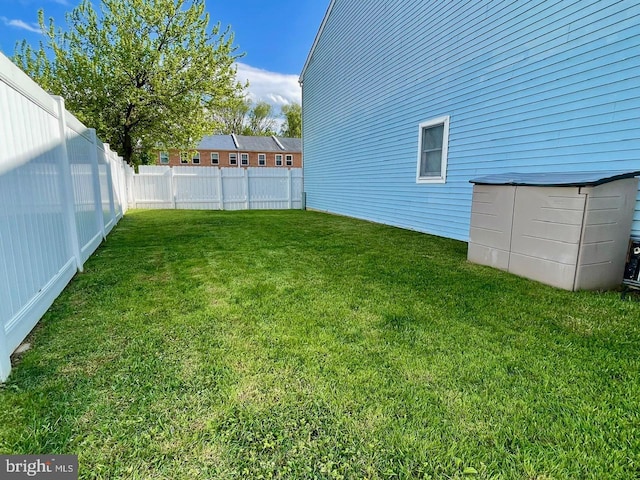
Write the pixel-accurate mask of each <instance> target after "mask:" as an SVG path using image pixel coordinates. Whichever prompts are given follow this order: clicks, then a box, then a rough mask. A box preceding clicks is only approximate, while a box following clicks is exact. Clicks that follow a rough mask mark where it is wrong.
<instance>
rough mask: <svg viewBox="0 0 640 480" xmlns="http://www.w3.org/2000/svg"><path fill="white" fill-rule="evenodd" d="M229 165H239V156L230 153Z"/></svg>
mask: <svg viewBox="0 0 640 480" xmlns="http://www.w3.org/2000/svg"><path fill="white" fill-rule="evenodd" d="M229 165H238V154H237V153H230V154H229Z"/></svg>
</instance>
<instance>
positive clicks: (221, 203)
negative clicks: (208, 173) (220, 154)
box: [218, 167, 224, 210]
mask: <svg viewBox="0 0 640 480" xmlns="http://www.w3.org/2000/svg"><path fill="white" fill-rule="evenodd" d="M223 192H224V191H223V190H222V168H220V167H218V201H219V202H220V210H224V193H223Z"/></svg>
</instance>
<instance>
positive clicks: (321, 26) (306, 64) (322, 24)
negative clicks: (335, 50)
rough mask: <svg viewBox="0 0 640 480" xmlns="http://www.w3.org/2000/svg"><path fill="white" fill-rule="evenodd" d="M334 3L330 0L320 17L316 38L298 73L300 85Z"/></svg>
mask: <svg viewBox="0 0 640 480" xmlns="http://www.w3.org/2000/svg"><path fill="white" fill-rule="evenodd" d="M335 3H336V0H331V3H330V4H329V7H328V8H327V11H326V13H325V14H324V18H323V19H322V23H321V24H320V28H319V29H318V33H316V38H315V39H314V40H313V45H311V50H309V55H307V60H306V61H305V62H304V67H302V72H301V73H300V78H298V83H299V84H300V85H302V83H303V82H304V72H305V71H306V70H307V67H308V66H309V62H310V61H311V58H312V57H313V52H314V51H315V49H316V45H318V41H319V40H320V37H321V36H322V32H323V31H324V27H325V25H326V24H327V20H328V19H329V16H330V15H331V10H333V5H334V4H335Z"/></svg>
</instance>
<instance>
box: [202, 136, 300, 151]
mask: <svg viewBox="0 0 640 480" xmlns="http://www.w3.org/2000/svg"><path fill="white" fill-rule="evenodd" d="M197 149H198V150H243V151H246V152H301V151H302V141H301V140H300V139H299V138H285V137H253V136H249V135H209V136H207V137H204V138H203V139H202V140H201V141H200V143H199V144H198V146H197Z"/></svg>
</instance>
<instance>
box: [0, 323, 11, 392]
mask: <svg viewBox="0 0 640 480" xmlns="http://www.w3.org/2000/svg"><path fill="white" fill-rule="evenodd" d="M10 373H11V352H10V351H9V346H8V345H7V332H6V330H5V329H4V322H0V382H4V381H5V380H6V379H7V378H8V377H9V374H10Z"/></svg>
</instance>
